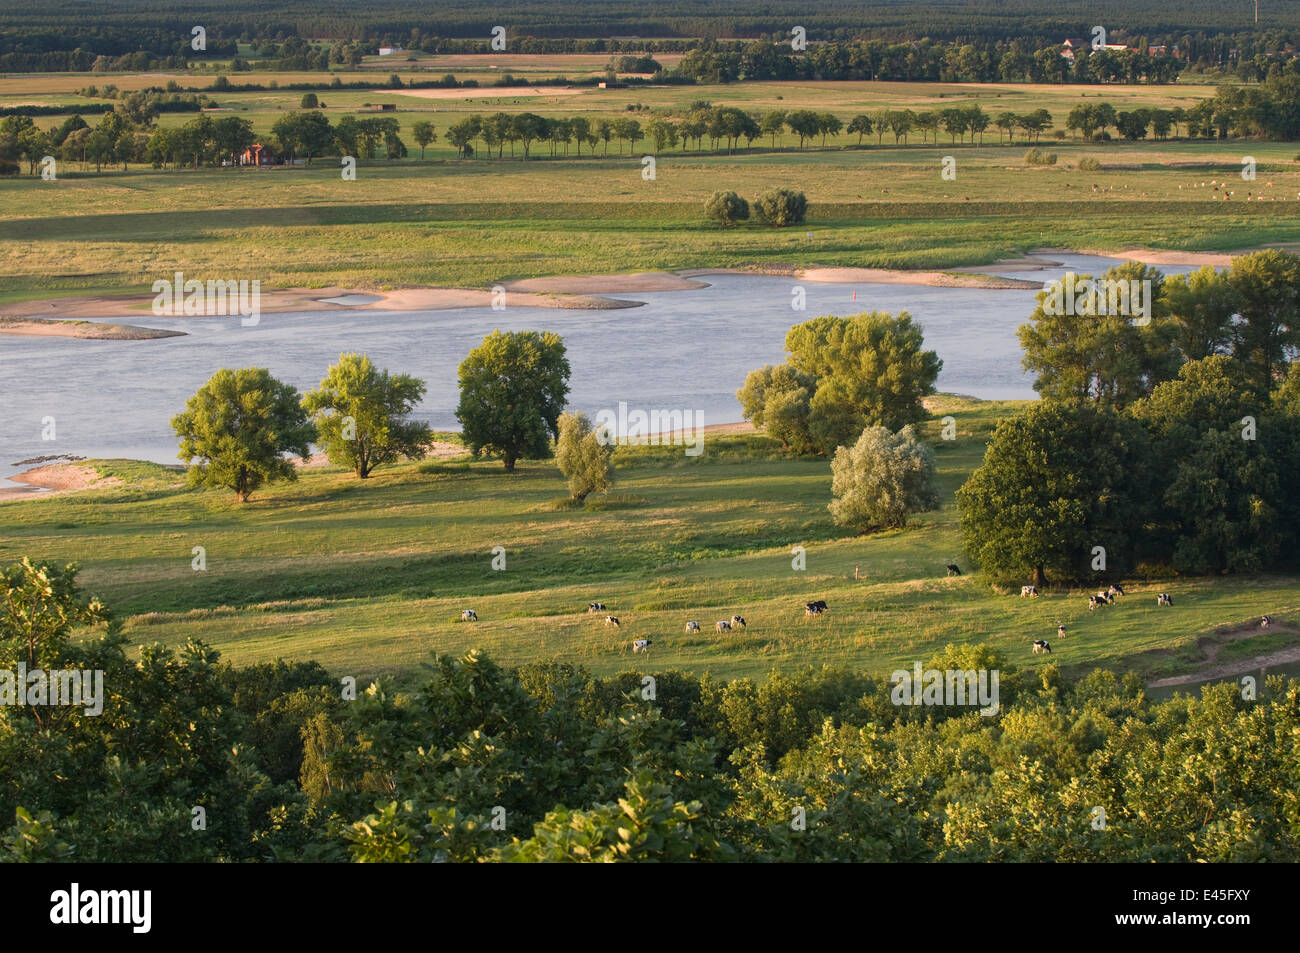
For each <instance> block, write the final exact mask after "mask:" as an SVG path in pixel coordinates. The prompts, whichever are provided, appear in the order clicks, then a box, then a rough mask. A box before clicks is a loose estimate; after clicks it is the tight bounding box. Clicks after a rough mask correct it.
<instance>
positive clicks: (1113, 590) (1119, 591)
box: [1106, 582, 1124, 600]
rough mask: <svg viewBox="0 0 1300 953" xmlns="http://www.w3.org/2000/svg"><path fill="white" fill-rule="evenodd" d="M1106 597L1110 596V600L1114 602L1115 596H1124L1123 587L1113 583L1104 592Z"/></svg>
mask: <svg viewBox="0 0 1300 953" xmlns="http://www.w3.org/2000/svg"><path fill="white" fill-rule="evenodd" d="M1106 595H1108V596H1110V597H1111V599H1112V600H1114V598H1115V597H1116V596H1122V595H1124V587H1123V586H1121V585H1120V584H1119V583H1117V582H1116V583H1113V584H1112V585H1111V586H1110V587H1109V588H1108V589H1107V590H1106Z"/></svg>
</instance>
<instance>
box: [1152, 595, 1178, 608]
mask: <svg viewBox="0 0 1300 953" xmlns="http://www.w3.org/2000/svg"><path fill="white" fill-rule="evenodd" d="M1173 604H1174V598H1173V596H1171V595H1169V593H1167V592H1162V593H1160V595H1158V596H1156V605H1158V606H1172V605H1173Z"/></svg>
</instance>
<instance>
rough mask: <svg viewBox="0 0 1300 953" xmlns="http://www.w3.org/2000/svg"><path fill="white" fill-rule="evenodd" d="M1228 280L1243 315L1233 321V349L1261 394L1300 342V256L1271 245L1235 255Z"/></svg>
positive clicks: (1269, 388)
mask: <svg viewBox="0 0 1300 953" xmlns="http://www.w3.org/2000/svg"><path fill="white" fill-rule="evenodd" d="M1228 285H1229V286H1230V287H1231V288H1232V290H1233V292H1234V294H1235V295H1236V298H1237V306H1238V308H1239V313H1240V315H1241V317H1240V320H1238V321H1236V322H1235V323H1234V325H1233V342H1232V352H1233V354H1234V355H1235V356H1236V358H1237V359H1238V360H1239V361H1241V362H1242V363H1243V364H1244V365H1245V366H1246V369H1247V376H1248V378H1249V380H1250V381H1251V383H1252V384H1253V385H1254V387H1255V391H1256V393H1257V394H1259V395H1260V396H1261V397H1266V396H1267V395H1268V394H1269V392H1270V391H1272V389H1273V386H1274V384H1275V383H1276V377H1277V374H1278V372H1279V370H1280V369H1283V368H1285V366H1286V354H1287V353H1288V352H1289V351H1290V350H1292V349H1293V348H1295V346H1296V344H1297V342H1300V257H1297V256H1296V255H1292V254H1289V253H1287V252H1283V251H1279V250H1278V249H1276V248H1270V249H1267V250H1266V251H1258V252H1254V253H1252V254H1249V255H1241V256H1239V257H1237V258H1234V259H1233V261H1232V267H1231V268H1229V269H1228Z"/></svg>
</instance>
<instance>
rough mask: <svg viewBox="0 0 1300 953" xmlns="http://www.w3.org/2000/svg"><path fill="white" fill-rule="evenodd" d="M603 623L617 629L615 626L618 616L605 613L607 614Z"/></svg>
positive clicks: (616, 625)
mask: <svg viewBox="0 0 1300 953" xmlns="http://www.w3.org/2000/svg"><path fill="white" fill-rule="evenodd" d="M605 624H606V625H612V626H613V627H614V628H616V629H617V628H618V616H613V615H607V616H605Z"/></svg>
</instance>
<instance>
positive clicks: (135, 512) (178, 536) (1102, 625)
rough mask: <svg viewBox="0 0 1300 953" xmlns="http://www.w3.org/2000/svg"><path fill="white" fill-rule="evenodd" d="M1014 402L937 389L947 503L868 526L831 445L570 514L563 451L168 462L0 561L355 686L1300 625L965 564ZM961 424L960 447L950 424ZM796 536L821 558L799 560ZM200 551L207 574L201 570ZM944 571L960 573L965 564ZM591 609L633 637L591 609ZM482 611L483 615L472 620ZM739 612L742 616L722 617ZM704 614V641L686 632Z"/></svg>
mask: <svg viewBox="0 0 1300 953" xmlns="http://www.w3.org/2000/svg"><path fill="white" fill-rule="evenodd" d="M1017 406H1018V405H1016V404H1012V403H988V402H979V401H971V400H967V399H961V398H950V397H941V398H934V399H932V400H931V401H930V407H931V410H932V411H933V412H934V415H935V419H932V420H931V421H930V422H929V423H927V424H926V425H925V428H924V429H925V432H926V433H927V436H928V438H929V439H930V440H931V442H932V445H933V446H934V449H935V451H936V454H937V458H938V464H939V471H940V478H941V488H942V492H943V498H944V500H945V501H946V502H945V503H944V505H943V507H942V508H941V509H940V510H938V511H936V512H932V513H927V514H923V515H922V516H920V517H919V518H916V519H915V520H914V521H913V523H912V524H911V525H909V526H908V527H907V528H906V529H904V530H899V531H891V532H886V533H880V534H875V535H870V536H852V535H845V533H844V531H843V530H840V529H838V528H837V527H835V526H834V525H833V524H832V522H831V520H830V518H829V515H828V513H827V510H826V503H827V502H828V500H829V497H830V468H829V465H828V464H827V462H826V461H825V460H819V459H808V458H788V457H784V456H782V454H781V453H780V452H779V451H777V450H776V449H775V445H774V444H773V443H772V442H771V441H769V440H768V439H767V438H764V437H762V436H746V435H739V436H715V437H711V438H709V439H706V442H705V450H704V453H703V455H702V456H700V457H695V458H687V457H685V456H683V455H682V452H681V448H680V447H676V448H670V447H642V448H620V450H619V451H618V455H617V457H616V461H617V463H618V466H619V471H618V484H617V485H616V487H615V490H614V493H613V495H612V496H611V497H610V498H609V499H603V500H602V499H599V498H595V499H593V502H592V503H591V505H589V506H588V507H587V508H586V509H581V510H573V509H569V508H566V507H563V506H557V504H556V501H557V499H560V498H563V497H564V484H563V481H562V478H561V477H560V475H559V473H558V471H557V470H556V469H555V468H554V465H553V463H549V462H545V461H536V462H532V463H525V464H521V465H520V468H519V471H518V472H516V473H515V474H514V475H507V474H506V473H504V472H503V471H502V469H501V466H500V464H499V463H495V462H492V463H489V462H471V461H469V460H468V459H467V458H463V459H460V460H457V459H452V460H447V461H437V462H432V461H431V462H427V463H423V464H406V465H401V466H397V467H393V468H391V469H386V470H381V471H379V473H378V474H377V475H376V476H374V477H373V478H371V479H369V480H367V481H365V482H361V481H358V480H356V479H355V478H354V477H353V476H352V475H351V474H350V473H344V472H341V471H339V470H337V469H332V468H326V469H322V470H308V471H305V472H304V475H303V476H302V478H301V479H300V480H299V481H298V482H297V483H295V484H286V485H280V486H276V487H273V488H270V489H269V490H267V491H264V492H261V493H259V494H258V495H257V496H255V497H254V499H253V501H252V502H251V503H249V504H246V505H244V506H239V505H237V504H236V503H235V502H234V498H233V495H232V494H230V493H228V492H218V491H191V490H185V489H182V488H180V487H179V486H178V485H177V484H178V474H177V473H176V472H175V471H173V470H168V469H165V468H162V467H157V466H156V465H153V464H136V463H122V462H108V463H102V462H101V463H99V464H97V466H98V468H99V469H100V471H101V472H102V473H103V474H105V475H108V476H117V477H119V478H122V479H123V480H124V481H125V482H124V485H123V486H122V487H120V488H115V489H109V490H100V491H87V492H83V493H77V494H71V495H65V496H61V497H57V498H53V499H48V500H40V501H31V502H27V501H18V502H6V503H3V504H0V562H4V563H7V562H12V561H15V560H17V559H18V558H19V557H20V556H22V555H29V556H31V557H33V558H35V559H39V560H47V561H56V562H61V561H65V560H74V561H77V562H79V563H80V564H81V565H82V567H83V570H82V575H81V580H82V582H83V583H84V584H85V587H86V589H87V590H88V591H89V592H93V593H95V594H98V595H99V596H101V597H102V598H104V599H105V600H106V601H107V602H108V604H109V605H110V607H112V608H113V609H114V610H115V612H116V613H117V614H118V615H119V616H120V617H122V618H123V619H124V620H125V631H126V632H127V634H128V635H129V637H130V638H131V640H132V641H134V642H137V643H146V642H153V641H160V642H163V643H165V644H168V645H172V646H175V645H180V644H184V642H185V640H186V639H189V638H199V639H202V640H204V641H206V642H208V643H210V644H211V645H213V646H215V647H217V648H219V649H220V650H221V651H222V652H223V653H224V655H225V657H226V658H228V659H230V660H231V661H233V662H235V663H236V664H248V663H253V662H258V661H266V660H272V659H275V658H278V657H283V658H286V659H297V660H306V659H315V660H318V661H320V662H321V663H322V664H324V665H325V666H326V667H327V668H329V669H330V670H331V671H332V672H334V673H336V674H339V675H345V674H351V675H355V676H357V677H358V678H360V679H366V678H370V677H372V676H375V675H381V674H382V675H395V676H398V677H399V678H400V677H402V676H406V675H411V674H412V673H413V672H414V671H416V670H417V668H418V666H419V665H420V664H421V663H422V662H423V661H425V660H426V659H427V658H428V655H429V653H430V652H435V651H436V652H441V653H450V654H460V653H462V652H464V651H466V650H468V649H471V648H474V647H481V648H484V649H486V650H487V651H488V652H489V653H490V654H491V655H492V657H493V658H495V659H497V660H498V661H500V662H502V663H506V664H517V663H522V662H526V661H529V660H532V659H539V658H547V657H552V658H559V659H563V660H567V661H571V662H577V663H581V664H583V665H585V666H587V667H588V668H589V669H590V670H592V671H593V672H595V673H598V674H609V673H613V672H617V671H622V670H626V669H628V668H629V667H631V666H632V665H633V657H632V654H631V650H630V643H631V641H632V640H633V639H634V638H651V639H652V640H653V642H654V645H653V648H652V652H653V655H652V656H651V657H650V658H651V660H652V661H653V664H654V665H655V667H656V668H660V667H662V668H678V669H683V670H688V671H693V672H697V673H702V672H704V671H706V670H707V671H710V672H713V673H715V674H716V675H718V676H722V677H730V676H738V675H763V674H766V673H767V672H769V671H771V670H773V669H788V668H792V667H800V666H804V665H807V664H809V663H812V664H821V663H832V664H840V665H846V666H851V667H853V668H855V669H858V670H861V671H864V672H867V673H872V674H876V673H879V674H887V673H888V672H889V671H892V670H893V669H895V668H897V667H900V666H902V667H910V666H911V664H912V663H913V662H914V661H918V660H924V659H927V658H929V657H931V656H932V655H933V654H934V653H935V652H936V651H937V650H940V649H942V648H943V646H945V645H946V644H948V643H951V642H955V643H965V642H987V643H989V644H990V645H992V646H994V647H995V648H996V649H998V650H999V651H1001V652H1004V653H1006V656H1007V657H1008V658H1010V659H1015V660H1017V661H1018V662H1023V663H1024V664H1030V659H1031V658H1032V655H1031V654H1030V651H1029V649H1030V641H1031V640H1032V639H1035V638H1047V639H1049V640H1050V641H1051V642H1052V643H1053V648H1054V650H1055V651H1054V654H1053V656H1052V659H1053V660H1054V661H1056V662H1058V663H1059V664H1060V665H1061V666H1062V668H1063V669H1064V670H1065V671H1067V672H1072V673H1081V672H1084V671H1087V670H1091V668H1093V667H1094V666H1098V665H1100V666H1104V667H1109V668H1114V669H1117V670H1121V671H1122V670H1126V669H1129V668H1133V669H1136V670H1138V671H1140V672H1142V673H1143V674H1145V675H1148V676H1152V677H1155V676H1160V675H1168V674H1175V673H1180V672H1187V671H1194V670H1195V669H1196V667H1197V663H1198V662H1202V661H1204V658H1205V656H1204V653H1203V652H1202V650H1201V649H1198V647H1197V640H1198V638H1199V637H1213V636H1214V634H1215V632H1216V630H1218V629H1221V628H1232V627H1237V626H1244V625H1247V624H1250V623H1253V622H1255V621H1257V619H1258V617H1259V616H1260V615H1261V614H1264V613H1268V614H1271V615H1273V616H1274V617H1275V619H1278V621H1279V624H1280V628H1281V629H1282V630H1286V631H1283V632H1279V630H1278V629H1276V628H1275V629H1274V630H1273V631H1272V632H1270V633H1268V635H1267V637H1265V636H1263V635H1260V636H1257V637H1255V638H1252V639H1244V640H1240V641H1234V642H1233V643H1232V644H1231V646H1229V647H1227V648H1225V650H1224V655H1223V657H1222V659H1221V661H1223V660H1227V659H1229V658H1232V657H1249V655H1250V654H1253V653H1252V650H1254V649H1256V648H1258V649H1259V651H1261V652H1263V651H1271V650H1274V649H1276V648H1277V647H1279V645H1275V644H1274V643H1278V642H1279V640H1281V642H1280V643H1279V644H1283V643H1286V642H1287V640H1288V638H1290V639H1291V640H1293V638H1294V633H1291V634H1290V635H1289V636H1288V635H1287V632H1289V631H1290V624H1291V622H1292V620H1294V619H1295V618H1296V613H1297V611H1300V581H1297V580H1296V579H1293V578H1282V577H1250V578H1248V577H1233V578H1224V579H1162V580H1150V581H1143V580H1133V581H1131V588H1130V589H1129V595H1128V596H1127V597H1125V598H1123V599H1120V600H1119V601H1118V604H1117V605H1116V606H1113V607H1109V608H1107V609H1104V610H1101V611H1099V612H1097V613H1095V614H1091V615H1090V614H1089V613H1088V611H1087V599H1086V597H1085V593H1084V592H1082V591H1076V592H1068V593H1067V592H1063V591H1051V592H1045V593H1044V594H1043V596H1042V597H1041V598H1038V599H1022V598H1019V597H1018V596H1017V595H1015V594H1004V593H998V592H995V591H993V590H992V589H991V588H990V587H989V586H988V585H987V583H986V582H984V581H983V580H981V579H980V578H979V576H978V575H976V574H974V573H972V572H970V569H971V567H970V566H969V565H968V563H967V560H966V559H965V557H964V555H963V553H962V548H961V543H960V535H959V529H958V519H959V514H958V512H957V509H956V507H955V504H954V502H953V499H952V493H953V491H954V490H955V489H956V488H957V487H958V486H959V485H960V484H961V483H962V482H963V481H964V480H965V479H966V476H967V475H968V473H969V471H970V470H971V469H972V468H973V467H974V466H976V465H977V464H978V462H979V460H980V459H981V457H982V452H983V447H984V444H985V442H986V440H987V438H988V436H989V435H990V433H991V431H992V428H993V427H994V426H995V424H996V422H997V420H998V418H999V417H1000V416H1002V415H1004V414H1007V413H1011V412H1014V411H1015V410H1016V408H1017ZM946 413H952V414H953V416H954V417H955V418H956V419H957V425H958V439H957V440H956V441H943V440H940V439H938V437H939V432H938V428H939V424H938V420H937V418H938V417H940V416H942V415H943V414H946ZM797 545H802V546H804V547H806V550H807V568H806V570H804V571H796V570H794V569H793V568H792V556H791V552H792V547H794V546H797ZM195 546H203V547H204V548H205V550H206V560H207V568H206V570H205V571H202V572H198V571H195V570H194V569H192V568H191V562H192V559H193V557H192V555H191V554H192V550H193V547H195ZM494 546H503V547H505V550H506V569H505V570H504V571H494V570H493V569H492V568H491V565H490V564H491V559H492V552H491V551H492V549H493V547H494ZM949 562H956V563H958V564H959V565H961V566H962V567H963V568H965V569H966V570H967V574H966V575H963V576H961V577H960V578H948V577H947V576H946V575H945V573H944V566H945V565H946V564H947V563H949ZM855 567H857V568H858V570H859V573H860V576H861V578H859V579H855V578H854V570H855ZM1157 591H1168V592H1171V593H1173V594H1174V601H1175V605H1176V608H1175V609H1157V607H1156V605H1155V598H1154V593H1155V592H1157ZM818 598H820V599H825V600H826V601H827V602H828V603H829V604H830V607H831V611H830V612H829V613H828V614H827V615H826V616H824V617H822V618H820V619H805V618H804V613H803V609H802V606H803V603H804V602H806V601H808V600H810V599H818ZM592 601H599V602H603V603H605V604H606V605H607V606H608V608H609V611H610V612H611V613H613V614H614V615H616V616H618V617H619V619H620V621H621V623H622V625H621V628H619V629H617V630H614V629H611V628H608V627H606V626H605V625H604V624H603V620H602V617H600V616H593V615H588V614H587V612H586V611H585V610H586V606H587V603H588V602H592ZM467 607H468V608H473V609H475V610H476V611H477V613H478V616H479V619H480V621H479V622H478V623H477V624H475V623H462V622H460V621H459V615H460V610H461V609H462V608H467ZM736 613H738V614H740V615H742V616H744V617H745V618H746V620H747V622H748V623H749V624H748V627H747V628H745V629H743V630H740V631H739V632H737V633H733V634H730V635H719V634H717V633H716V632H715V631H714V630H713V623H714V622H715V621H717V620H718V619H724V618H729V617H730V616H731V615H733V614H736ZM688 620H698V621H699V622H700V623H701V625H702V627H703V629H704V631H703V632H701V633H700V634H697V635H690V636H688V635H686V634H685V632H684V627H685V623H686V622H687V621H688ZM1058 620H1061V621H1063V622H1064V623H1065V624H1066V626H1067V630H1068V634H1067V637H1066V638H1065V639H1064V640H1060V639H1057V637H1056V624H1057V621H1058ZM1229 648H1230V649H1231V651H1232V652H1233V653H1237V656H1233V655H1231V654H1229V652H1228V649H1229ZM1242 653H1244V654H1242Z"/></svg>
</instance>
